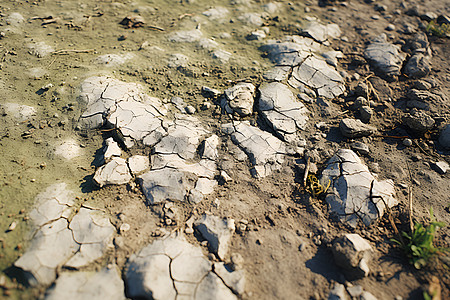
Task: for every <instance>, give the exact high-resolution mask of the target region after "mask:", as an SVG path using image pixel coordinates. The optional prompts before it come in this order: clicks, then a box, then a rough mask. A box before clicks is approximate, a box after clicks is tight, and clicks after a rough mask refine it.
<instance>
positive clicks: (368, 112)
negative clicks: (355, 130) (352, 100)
mask: <svg viewBox="0 0 450 300" xmlns="http://www.w3.org/2000/svg"><path fill="white" fill-rule="evenodd" d="M372 115H373V110H372V109H371V108H370V106H362V107H361V108H360V109H359V117H360V119H361V121H362V122H363V123H369V121H370V119H371V118H372Z"/></svg>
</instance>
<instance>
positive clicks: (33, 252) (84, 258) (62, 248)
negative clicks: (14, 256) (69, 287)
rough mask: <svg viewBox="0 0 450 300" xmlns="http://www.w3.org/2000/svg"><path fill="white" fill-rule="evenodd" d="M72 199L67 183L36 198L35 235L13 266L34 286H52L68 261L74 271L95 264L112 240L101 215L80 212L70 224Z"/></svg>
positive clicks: (83, 210) (107, 223) (111, 232)
mask: <svg viewBox="0 0 450 300" xmlns="http://www.w3.org/2000/svg"><path fill="white" fill-rule="evenodd" d="M73 197H74V194H73V193H72V192H71V191H70V190H67V188H66V185H65V184H64V183H60V184H54V185H52V186H50V187H49V188H47V189H46V190H45V191H44V192H42V193H41V194H39V195H38V196H37V197H36V202H37V205H36V208H35V209H34V210H33V211H32V212H31V213H30V217H31V219H32V221H33V224H35V230H36V232H35V234H34V236H33V238H32V240H31V245H30V246H29V248H28V249H27V251H26V252H25V253H24V254H23V255H22V256H21V257H20V258H19V259H18V260H17V261H16V262H15V263H14V265H15V266H16V267H18V268H20V269H22V270H23V271H24V274H25V277H26V278H27V280H28V282H29V284H31V285H37V284H42V285H48V284H51V283H52V282H53V281H54V280H55V278H56V269H57V268H58V267H60V266H61V265H63V264H64V263H65V262H67V261H68V260H69V262H68V265H70V266H72V267H80V266H84V265H86V264H88V263H90V262H92V261H94V260H95V259H97V258H99V257H101V256H102V255H103V253H104V251H105V250H106V246H107V244H108V243H109V242H110V240H111V236H112V234H113V233H114V228H113V226H112V224H111V223H110V222H109V219H108V218H107V217H106V216H104V215H103V214H102V213H101V212H99V211H96V210H90V209H86V208H81V209H80V211H79V212H78V214H76V215H75V216H74V217H73V219H72V221H71V223H69V221H68V217H69V216H70V215H71V214H72V213H73V212H74V208H73V207H72V204H73ZM72 222H73V223H72Z"/></svg>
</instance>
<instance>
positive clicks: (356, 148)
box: [351, 142, 370, 155]
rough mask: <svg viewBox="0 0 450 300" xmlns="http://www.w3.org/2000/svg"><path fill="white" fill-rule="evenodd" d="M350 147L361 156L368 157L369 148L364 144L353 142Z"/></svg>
mask: <svg viewBox="0 0 450 300" xmlns="http://www.w3.org/2000/svg"><path fill="white" fill-rule="evenodd" d="M351 147H352V150H354V151H357V152H359V153H360V154H363V155H369V153H370V151H369V146H367V145H366V144H364V143H362V142H354V143H353V144H352V145H351Z"/></svg>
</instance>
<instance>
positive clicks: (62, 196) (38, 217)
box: [30, 183, 74, 227]
mask: <svg viewBox="0 0 450 300" xmlns="http://www.w3.org/2000/svg"><path fill="white" fill-rule="evenodd" d="M73 199H74V193H73V192H72V191H70V190H68V189H67V185H66V184H65V183H56V184H53V185H51V186H49V187H48V188H46V189H45V191H43V192H41V193H40V194H38V195H37V196H36V198H35V202H36V207H35V208H33V210H32V211H31V212H30V218H31V220H32V221H33V225H35V226H36V227H39V226H42V225H44V224H46V223H48V222H50V221H53V220H57V219H59V218H61V217H63V218H68V217H69V215H70V214H71V213H72V210H73V208H72V206H73V204H74V201H73Z"/></svg>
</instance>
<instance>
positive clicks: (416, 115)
mask: <svg viewBox="0 0 450 300" xmlns="http://www.w3.org/2000/svg"><path fill="white" fill-rule="evenodd" d="M403 122H404V123H405V124H406V125H407V126H408V127H409V128H411V129H412V130H414V131H416V132H418V133H425V132H426V131H428V130H430V129H432V128H433V126H434V123H435V121H434V119H433V118H432V117H430V116H429V115H427V114H426V113H425V112H422V111H419V110H417V109H415V108H414V109H412V110H411V113H409V114H407V115H406V116H404V117H403Z"/></svg>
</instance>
